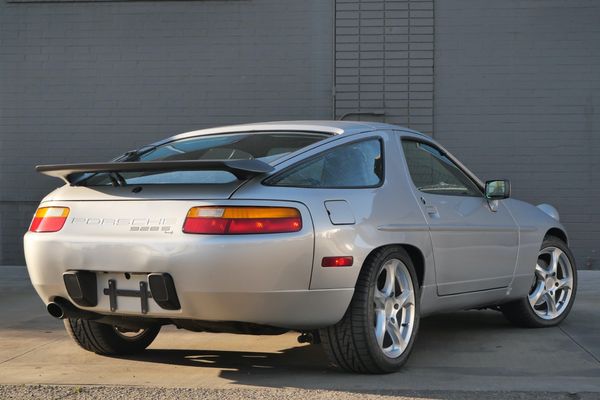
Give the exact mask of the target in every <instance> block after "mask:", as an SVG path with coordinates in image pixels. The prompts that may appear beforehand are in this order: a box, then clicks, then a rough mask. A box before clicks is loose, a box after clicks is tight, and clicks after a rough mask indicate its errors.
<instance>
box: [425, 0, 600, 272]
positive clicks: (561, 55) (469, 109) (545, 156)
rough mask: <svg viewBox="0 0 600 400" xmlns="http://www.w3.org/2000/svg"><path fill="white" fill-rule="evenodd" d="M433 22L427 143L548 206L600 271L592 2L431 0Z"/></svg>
mask: <svg viewBox="0 0 600 400" xmlns="http://www.w3.org/2000/svg"><path fill="white" fill-rule="evenodd" d="M435 21H436V27H435V29H436V32H435V108H434V112H435V130H434V131H435V137H436V138H437V139H439V140H440V141H441V142H442V143H444V144H445V145H446V146H447V147H448V148H449V149H450V150H451V151H452V152H453V153H455V154H456V155H457V156H459V157H460V158H461V159H462V160H464V161H465V163H466V164H467V165H468V166H469V167H471V168H472V169H473V170H474V171H475V172H476V173H478V174H479V175H480V176H481V177H482V178H484V179H485V178H498V177H499V178H509V179H511V180H512V183H513V189H514V190H513V193H514V196H515V197H517V198H521V199H523V200H526V201H530V202H533V203H541V202H548V203H550V204H553V205H554V206H556V207H557V208H558V210H559V211H560V214H561V218H562V220H563V222H564V223H565V225H566V227H567V229H568V230H569V234H570V237H571V243H572V247H573V249H574V251H575V254H576V256H577V259H578V262H579V266H580V267H588V268H589V267H592V268H600V265H599V264H600V259H599V258H600V255H599V254H598V252H599V251H600V208H598V205H597V203H598V201H599V200H600V132H599V130H600V112H599V110H600V45H599V44H600V2H598V1H594V0H551V1H550V0H548V1H547V0H503V1H497V0H453V1H446V0H438V1H436V3H435Z"/></svg>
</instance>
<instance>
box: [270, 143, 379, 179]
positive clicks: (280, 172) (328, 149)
mask: <svg viewBox="0 0 600 400" xmlns="http://www.w3.org/2000/svg"><path fill="white" fill-rule="evenodd" d="M370 140H377V141H378V142H379V146H380V149H381V157H382V162H381V178H380V179H379V183H377V184H376V185H368V186H308V185H307V186H299V185H278V184H272V183H269V182H268V181H269V180H271V179H275V178H278V177H279V176H280V175H283V174H285V173H286V172H288V171H289V170H291V169H293V168H297V167H298V166H299V165H300V164H302V163H309V162H311V161H312V160H314V159H316V158H319V157H321V156H322V155H323V154H325V153H326V152H328V151H331V150H332V149H336V148H338V147H342V146H346V145H351V144H354V143H361V142H367V141H370ZM323 144H324V143H323ZM385 163H386V156H385V144H384V141H383V137H381V136H380V135H377V136H369V137H366V138H360V139H356V140H352V141H348V142H343V143H338V144H337V145H335V146H332V147H330V148H327V149H324V150H321V151H319V152H318V153H316V154H313V155H312V156H310V157H307V158H303V159H302V160H298V161H297V162H295V163H293V164H292V165H289V166H287V167H285V168H283V169H282V170H281V171H278V172H276V173H274V174H273V175H270V176H268V177H266V178H265V179H263V180H262V181H261V184H263V185H264V186H270V187H287V188H298V189H313V190H315V189H374V188H379V187H381V186H383V184H384V183H385V170H386V168H385Z"/></svg>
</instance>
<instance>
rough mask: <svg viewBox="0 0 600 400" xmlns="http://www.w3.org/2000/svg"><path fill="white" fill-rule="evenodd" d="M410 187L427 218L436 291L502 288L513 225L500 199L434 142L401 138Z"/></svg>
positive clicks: (514, 237)
mask: <svg viewBox="0 0 600 400" xmlns="http://www.w3.org/2000/svg"><path fill="white" fill-rule="evenodd" d="M402 148H403V150H404V155H405V159H406V164H407V167H408V173H409V175H410V178H411V181H412V183H413V185H414V187H413V190H414V191H415V194H416V196H417V200H418V202H419V205H420V207H421V209H422V210H423V214H424V215H425V218H426V219H427V221H428V224H429V230H430V235H431V241H432V245H433V254H434V259H435V273H436V281H437V288H438V294H439V295H450V294H458V293H466V292H473V291H479V290H488V289H495V288H503V287H507V286H508V285H509V284H510V282H511V280H512V277H513V273H514V269H515V262H516V257H517V249H518V240H519V237H518V228H517V225H516V223H515V221H514V219H513V218H512V216H511V215H510V213H509V211H508V210H507V209H506V207H505V206H504V205H503V204H502V201H499V202H497V203H490V202H489V201H488V200H487V199H486V198H485V197H484V195H483V193H482V191H481V189H480V188H479V187H478V185H477V184H476V183H475V182H474V181H473V180H472V179H471V178H470V177H469V176H468V175H467V174H466V173H465V172H464V171H463V170H462V169H461V168H460V167H459V166H458V165H457V164H456V163H454V162H453V161H452V159H451V158H450V157H448V156H447V155H446V154H445V153H444V151H442V150H441V149H440V148H438V147H437V146H436V145H435V144H433V143H431V142H428V141H424V140H415V139H412V138H411V139H408V138H405V139H402Z"/></svg>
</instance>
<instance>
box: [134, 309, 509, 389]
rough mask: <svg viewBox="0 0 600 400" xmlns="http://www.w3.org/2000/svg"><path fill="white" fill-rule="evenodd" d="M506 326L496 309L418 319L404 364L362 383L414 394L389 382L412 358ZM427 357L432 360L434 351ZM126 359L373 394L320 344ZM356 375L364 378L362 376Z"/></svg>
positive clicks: (238, 379)
mask: <svg viewBox="0 0 600 400" xmlns="http://www.w3.org/2000/svg"><path fill="white" fill-rule="evenodd" d="M510 329H515V328H513V327H511V326H510V325H509V324H508V323H507V322H506V320H505V319H504V318H503V316H502V315H501V314H500V313H499V312H494V311H481V312H478V311H467V312H459V313H451V314H442V315H437V316H434V317H429V318H424V319H423V320H422V321H421V328H420V332H419V336H418V340H417V342H416V344H415V348H414V350H413V354H412V357H411V359H410V360H409V362H408V363H407V364H406V365H405V367H404V368H403V369H402V370H401V371H399V372H396V373H394V374H389V375H374V376H372V377H367V379H369V380H371V382H370V383H369V384H368V386H371V387H372V386H373V383H381V384H382V385H381V386H380V387H382V390H378V391H376V393H377V394H380V395H386V394H389V395H394V396H398V395H409V394H410V395H411V396H415V393H414V391H406V390H400V386H398V385H395V384H394V382H399V381H398V380H399V379H400V380H402V379H405V380H407V379H410V377H411V376H414V374H415V373H416V370H418V368H419V366H418V365H416V363H415V362H414V360H418V359H419V358H420V357H421V356H426V357H429V358H430V359H431V357H432V356H431V355H432V354H438V353H442V352H444V351H446V350H447V348H448V347H449V346H452V345H453V344H452V342H453V340H455V339H457V338H462V341H463V342H464V341H465V337H466V336H467V334H468V336H469V337H471V338H472V337H474V336H479V337H482V338H483V337H487V336H489V334H490V332H498V331H502V330H510ZM442 357H443V355H442ZM433 358H434V359H435V356H434V357H433ZM126 359H128V360H136V361H139V362H146V363H161V364H169V365H176V366H186V367H200V368H211V369H215V370H218V371H219V372H218V376H219V377H220V378H222V379H226V380H228V381H230V382H233V383H235V384H239V385H244V386H253V387H260V388H284V387H291V388H301V389H317V390H336V391H344V392H353V393H354V392H355V393H375V392H374V391H372V390H371V391H369V390H365V389H364V388H361V387H360V384H359V383H357V382H358V380H357V379H356V375H355V374H352V373H346V372H341V371H337V370H335V369H332V368H330V367H329V366H328V362H327V359H326V357H325V354H324V352H323V349H322V348H321V346H320V345H300V344H298V345H297V346H291V347H288V348H285V349H282V350H280V351H277V352H255V351H227V350H218V351H217V350H210V349H178V350H169V349H148V350H147V351H145V352H144V353H142V354H139V355H135V356H128V357H126ZM190 373H193V372H190ZM361 379H362V380H363V381H364V379H365V377H364V376H363V378H361ZM376 386H378V387H379V385H376ZM439 396H441V397H439ZM439 396H438V393H436V396H435V397H433V398H440V399H443V398H445V397H444V395H443V394H441V393H440V394H439Z"/></svg>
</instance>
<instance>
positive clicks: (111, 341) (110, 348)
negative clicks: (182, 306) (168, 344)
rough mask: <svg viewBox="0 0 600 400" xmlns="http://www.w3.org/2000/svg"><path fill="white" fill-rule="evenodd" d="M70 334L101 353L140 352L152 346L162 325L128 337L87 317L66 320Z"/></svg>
mask: <svg viewBox="0 0 600 400" xmlns="http://www.w3.org/2000/svg"><path fill="white" fill-rule="evenodd" d="M64 324H65V328H66V329H67V332H68V333H69V336H71V338H72V339H73V340H74V341H75V343H77V344H78V345H79V347H81V348H82V349H84V350H87V351H91V352H94V353H96V354H101V355H112V356H116V355H127V354H135V353H139V352H141V351H143V350H145V349H146V347H148V346H150V344H151V343H152V342H153V341H154V339H155V338H156V335H158V332H159V331H160V325H157V326H153V327H150V328H145V329H144V330H143V331H141V332H140V334H139V335H136V336H135V337H126V336H125V335H123V334H120V333H118V332H117V328H115V327H114V326H111V325H107V324H101V323H99V322H96V321H90V320H85V319H70V318H67V319H65V320H64Z"/></svg>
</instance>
